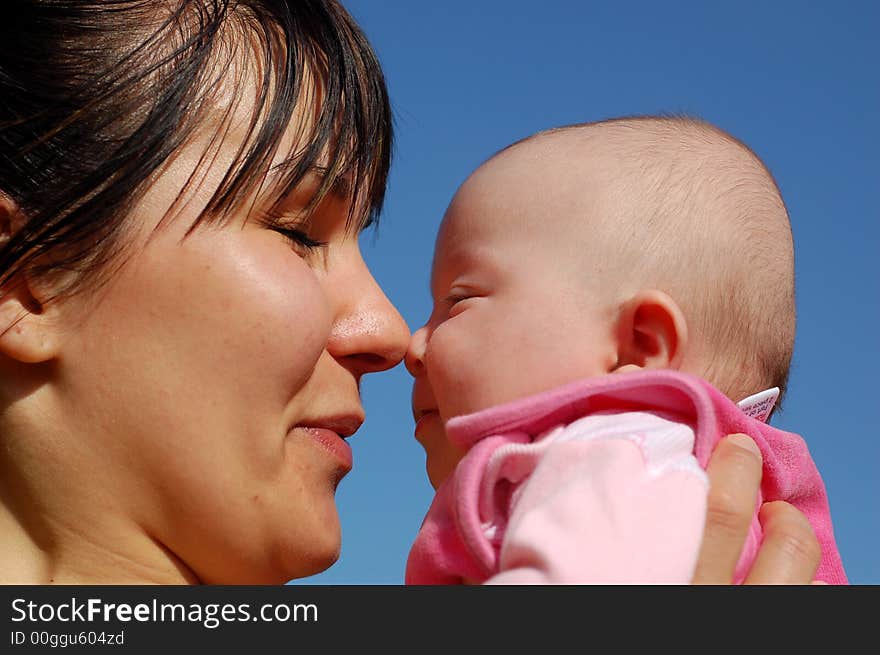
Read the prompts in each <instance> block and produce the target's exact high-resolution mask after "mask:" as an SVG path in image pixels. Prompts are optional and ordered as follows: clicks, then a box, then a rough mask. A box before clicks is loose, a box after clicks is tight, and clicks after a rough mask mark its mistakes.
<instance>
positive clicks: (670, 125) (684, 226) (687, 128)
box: [532, 116, 795, 407]
mask: <svg viewBox="0 0 880 655" xmlns="http://www.w3.org/2000/svg"><path fill="white" fill-rule="evenodd" d="M565 133H571V134H572V135H579V136H582V137H584V138H585V140H584V147H585V148H586V149H588V150H587V151H586V152H596V151H597V150H598V151H599V153H600V154H601V155H602V159H601V161H602V162H603V164H604V163H605V162H611V164H610V167H611V170H610V171H609V173H608V175H609V176H610V177H609V179H610V180H611V182H610V189H611V190H610V193H612V194H616V195H615V196H613V201H612V202H611V203H610V205H611V206H612V207H615V208H617V207H619V208H620V210H619V213H618V214H617V215H614V216H608V217H604V218H605V219H606V220H605V223H606V230H605V234H606V235H607V236H608V237H609V238H606V239H604V240H603V241H602V246H603V247H609V248H611V253H612V255H613V256H614V257H615V258H616V260H617V261H618V262H620V265H621V266H625V267H626V273H625V274H626V276H628V277H630V278H632V276H635V278H636V280H635V281H637V282H638V283H640V284H642V285H643V286H646V285H650V286H651V287H653V288H659V289H660V290H663V291H665V292H667V293H668V294H669V295H670V296H672V298H673V299H675V301H676V302H677V303H678V304H679V306H680V307H681V308H682V311H683V312H684V314H685V318H686V320H687V323H688V329H689V333H690V334H691V335H692V337H694V336H695V337H696V338H697V339H698V341H699V343H700V346H701V351H702V352H703V357H702V360H703V361H704V362H705V366H706V370H703V371H700V373H701V374H702V376H703V377H705V378H706V379H708V380H709V381H710V382H712V383H713V384H715V385H716V386H717V387H718V388H719V389H721V390H722V391H723V392H725V393H726V394H727V395H728V396H730V397H731V398H733V399H734V400H736V399H738V398H741V397H743V396H746V395H749V394H751V393H755V392H756V391H758V390H761V389H764V388H768V387H774V386H775V387H779V389H780V399H781V396H782V394H784V391H785V389H786V385H787V382H788V375H789V369H790V366H791V358H792V352H793V348H794V335H795V297H794V250H793V241H792V234H791V225H790V221H789V215H788V211H787V209H786V206H785V203H784V201H783V199H782V195H781V193H780V190H779V187H778V186H777V184H776V182H775V180H774V178H773V176H772V174H771V173H770V171H769V170H768V168H767V167H766V166H765V165H764V163H763V162H762V161H761V159H760V158H759V157H758V156H757V155H756V154H755V153H754V152H753V151H752V150H751V149H750V148H749V147H748V146H746V145H745V144H744V143H743V142H742V141H740V140H739V139H737V138H735V137H733V136H731V135H730V134H728V133H727V132H725V131H723V130H721V129H719V128H718V127H716V126H714V125H712V124H710V123H708V122H706V121H704V120H701V119H699V118H694V117H689V116H638V117H628V118H617V119H612V120H606V121H601V122H597V123H586V124H580V125H571V126H567V127H562V128H556V129H554V130H549V131H547V132H543V133H540V134H538V135H535V137H532V138H541V137H542V136H547V135H558V136H559V135H564V134H565ZM594 137H601V138H594ZM590 149H592V150H590ZM614 211H615V212H617V210H616V209H615V210H614ZM777 407H778V405H777Z"/></svg>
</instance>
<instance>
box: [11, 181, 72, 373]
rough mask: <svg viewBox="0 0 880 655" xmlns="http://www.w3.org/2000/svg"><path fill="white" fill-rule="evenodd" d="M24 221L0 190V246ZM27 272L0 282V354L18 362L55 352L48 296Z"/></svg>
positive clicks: (33, 360)
mask: <svg viewBox="0 0 880 655" xmlns="http://www.w3.org/2000/svg"><path fill="white" fill-rule="evenodd" d="M23 224H24V217H23V216H22V215H21V212H19V210H18V207H17V205H16V204H15V203H14V202H13V201H12V200H11V199H10V198H9V197H8V196H7V195H6V194H4V193H3V192H0V248H2V247H3V246H4V245H5V244H6V243H7V242H8V241H9V240H10V239H11V238H12V235H13V234H15V232H16V231H17V230H18V229H20V228H21V226H22V225H23ZM41 286H42V285H38V284H35V283H34V281H33V280H31V279H29V277H28V275H27V273H25V272H23V271H22V272H18V273H16V274H15V275H13V276H12V277H11V278H10V279H8V280H6V281H4V282H3V284H2V285H0V355H5V356H7V357H10V358H12V359H14V360H17V361H19V362H22V363H38V362H45V361H48V360H50V359H52V358H54V357H55V356H56V354H57V346H58V340H57V339H56V332H55V329H56V326H54V325H53V318H54V316H53V315H52V314H54V312H51V311H47V309H46V301H47V300H48V296H47V294H46V290H43V289H42V288H41Z"/></svg>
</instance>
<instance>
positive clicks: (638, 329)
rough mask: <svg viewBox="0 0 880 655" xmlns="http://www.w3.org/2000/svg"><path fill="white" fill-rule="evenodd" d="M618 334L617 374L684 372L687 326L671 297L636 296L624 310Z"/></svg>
mask: <svg viewBox="0 0 880 655" xmlns="http://www.w3.org/2000/svg"><path fill="white" fill-rule="evenodd" d="M616 332H617V344H618V356H617V363H616V365H615V367H614V368H613V369H612V370H613V372H626V371H632V370H638V369H647V368H654V369H658V368H666V369H678V368H681V364H682V361H683V359H684V353H685V347H686V345H687V341H688V331H687V322H686V321H685V318H684V313H683V312H682V311H681V308H680V307H679V306H678V303H676V302H675V300H673V299H672V297H671V296H669V294H667V293H665V292H663V291H658V290H656V289H649V290H643V291H639V292H638V293H636V294H635V295H633V296H632V297H631V298H630V299H629V300H627V301H626V302H625V303H624V304H623V305H622V307H621V311H620V314H619V316H618V323H617V330H616Z"/></svg>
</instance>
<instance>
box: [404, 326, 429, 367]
mask: <svg viewBox="0 0 880 655" xmlns="http://www.w3.org/2000/svg"><path fill="white" fill-rule="evenodd" d="M427 344H428V326H427V325H423V326H422V327H420V328H419V329H418V330H416V331H415V332H414V333H413V335H412V337H410V340H409V347H408V348H407V349H406V356H405V357H404V362H405V363H406V370H407V371H409V374H410V375H412V376H413V377H414V378H415V377H418V376H420V375H422V374H423V373H424V372H425V361H424V357H425V346H426V345H427Z"/></svg>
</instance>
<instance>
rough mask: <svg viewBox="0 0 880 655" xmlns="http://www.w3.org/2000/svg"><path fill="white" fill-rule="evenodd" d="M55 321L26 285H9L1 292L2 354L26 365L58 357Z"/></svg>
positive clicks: (20, 282)
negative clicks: (53, 322) (53, 321)
mask: <svg viewBox="0 0 880 655" xmlns="http://www.w3.org/2000/svg"><path fill="white" fill-rule="evenodd" d="M57 345H58V344H57V340H56V338H55V326H54V325H53V324H52V318H51V317H50V316H48V315H47V313H46V312H45V311H43V306H42V305H41V304H40V303H39V301H37V300H36V299H35V298H34V297H33V296H32V295H31V292H30V289H29V288H28V285H27V283H26V282H24V281H22V280H18V281H17V282H9V283H7V284H6V285H4V287H3V288H2V289H0V354H2V355H5V356H7V357H10V358H11V359H14V360H16V361H19V362H22V363H24V364H35V363H40V362H46V361H48V360H50V359H53V358H54V357H55V356H56V355H57Z"/></svg>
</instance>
